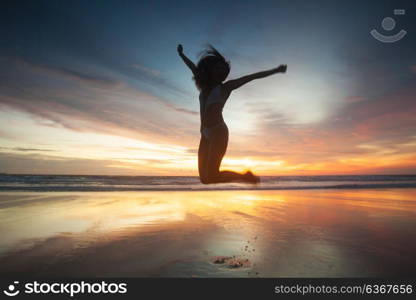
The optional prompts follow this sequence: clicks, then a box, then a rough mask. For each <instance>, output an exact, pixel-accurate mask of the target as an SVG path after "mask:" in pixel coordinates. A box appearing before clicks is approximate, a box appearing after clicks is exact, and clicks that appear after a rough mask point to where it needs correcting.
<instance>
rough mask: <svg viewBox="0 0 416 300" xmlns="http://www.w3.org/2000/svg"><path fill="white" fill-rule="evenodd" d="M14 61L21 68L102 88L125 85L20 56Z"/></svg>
mask: <svg viewBox="0 0 416 300" xmlns="http://www.w3.org/2000/svg"><path fill="white" fill-rule="evenodd" d="M14 61H15V62H16V64H18V65H20V66H22V67H23V68H26V69H27V68H30V69H31V70H32V71H35V72H38V73H43V74H44V75H49V76H59V77H61V78H67V79H71V80H76V81H78V82H80V83H83V84H86V85H96V86H99V87H102V88H122V87H124V86H125V84H124V83H122V82H121V81H117V80H114V79H110V78H106V77H103V76H99V75H96V74H86V73H84V72H80V71H76V70H71V69H68V68H65V67H57V66H52V65H47V64H40V63H34V62H31V61H29V60H27V59H24V58H22V57H16V58H14Z"/></svg>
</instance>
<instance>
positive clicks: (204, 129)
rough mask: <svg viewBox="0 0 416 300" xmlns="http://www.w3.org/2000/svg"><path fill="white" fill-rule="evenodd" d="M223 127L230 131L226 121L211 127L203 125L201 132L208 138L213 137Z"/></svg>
mask: <svg viewBox="0 0 416 300" xmlns="http://www.w3.org/2000/svg"><path fill="white" fill-rule="evenodd" d="M223 129H225V130H227V131H228V127H227V125H226V124H225V123H224V122H220V123H218V124H215V125H214V126H211V127H202V129H201V133H202V135H203V136H204V137H205V138H206V139H210V138H212V136H213V135H214V133H215V132H217V131H218V130H223Z"/></svg>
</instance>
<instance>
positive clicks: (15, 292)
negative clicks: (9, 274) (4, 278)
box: [3, 281, 20, 297]
mask: <svg viewBox="0 0 416 300" xmlns="http://www.w3.org/2000/svg"><path fill="white" fill-rule="evenodd" d="M18 284H19V281H13V284H9V286H8V287H7V290H3V293H4V294H5V295H7V296H10V297H14V296H16V295H18V294H19V293H20V291H19V290H18V289H16V286H17V285H18Z"/></svg>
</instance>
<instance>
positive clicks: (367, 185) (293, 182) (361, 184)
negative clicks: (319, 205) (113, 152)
mask: <svg viewBox="0 0 416 300" xmlns="http://www.w3.org/2000/svg"><path fill="white" fill-rule="evenodd" d="M414 187H416V175H337V176H334V175H331V176H261V183H260V184H258V185H249V184H245V183H221V184H211V185H204V184H201V183H200V181H199V179H198V177H196V176H99V175H97V176H95V175H87V176H86V175H13V174H2V175H0V191H193V190H195V191H205V190H302V189H363V188H364V189H375V188H414Z"/></svg>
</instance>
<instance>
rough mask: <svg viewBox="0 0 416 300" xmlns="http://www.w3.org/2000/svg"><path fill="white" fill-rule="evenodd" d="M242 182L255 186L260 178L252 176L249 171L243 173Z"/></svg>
mask: <svg viewBox="0 0 416 300" xmlns="http://www.w3.org/2000/svg"><path fill="white" fill-rule="evenodd" d="M243 176H244V181H246V182H250V183H254V184H257V183H259V182H260V177H258V176H256V175H254V174H253V173H252V172H251V171H247V172H245V173H244V175H243Z"/></svg>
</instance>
